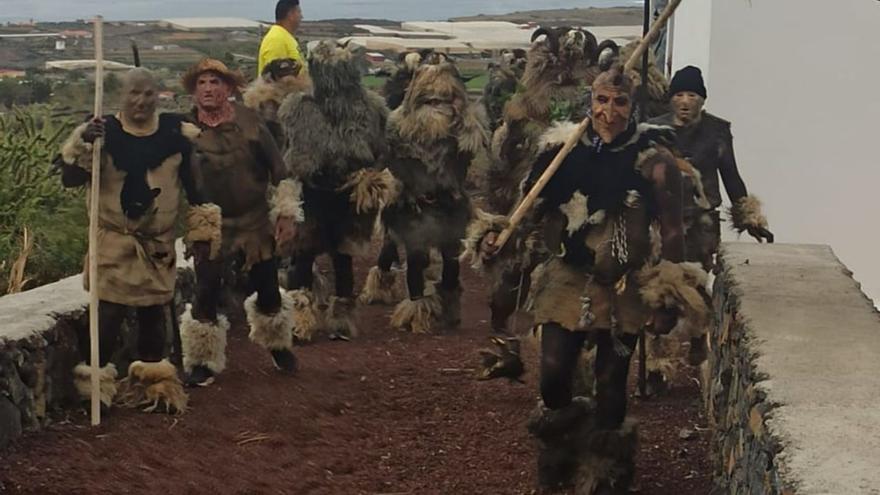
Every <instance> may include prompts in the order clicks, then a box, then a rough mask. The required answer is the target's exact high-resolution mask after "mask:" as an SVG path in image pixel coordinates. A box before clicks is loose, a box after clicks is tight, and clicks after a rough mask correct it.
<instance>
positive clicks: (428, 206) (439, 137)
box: [382, 55, 488, 333]
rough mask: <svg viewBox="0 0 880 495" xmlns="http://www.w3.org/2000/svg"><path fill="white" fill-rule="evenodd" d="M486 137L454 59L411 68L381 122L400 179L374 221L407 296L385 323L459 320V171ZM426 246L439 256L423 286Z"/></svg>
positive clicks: (464, 205) (464, 216) (464, 210)
mask: <svg viewBox="0 0 880 495" xmlns="http://www.w3.org/2000/svg"><path fill="white" fill-rule="evenodd" d="M487 141H488V132H487V130H486V122H485V113H484V112H483V109H482V107H481V106H479V105H472V104H470V103H469V102H468V97H467V90H466V89H465V86H464V84H463V83H462V81H461V78H460V77H459V75H458V70H457V69H456V67H455V65H454V64H453V63H452V62H451V61H449V60H448V59H447V58H446V57H444V56H440V55H434V56H432V57H431V58H430V59H429V60H427V61H425V62H424V63H423V64H422V65H421V66H420V67H419V68H418V70H417V71H416V74H415V77H414V78H413V81H412V83H411V84H410V87H409V89H408V90H407V93H406V98H405V99H404V102H403V105H402V106H401V107H400V108H398V109H397V110H395V111H394V112H393V113H392V114H391V117H390V119H389V122H388V146H389V156H388V163H389V165H390V167H391V172H392V173H393V174H394V177H395V178H396V179H397V180H398V181H400V186H399V187H398V190H399V195H397V197H396V198H394V200H393V201H392V202H391V203H390V204H389V205H388V206H386V207H385V209H384V210H383V212H382V222H383V224H384V226H385V227H386V228H387V229H388V231H389V233H390V234H391V237H392V239H394V240H395V241H396V242H397V243H399V244H400V245H402V246H403V247H404V249H405V251H406V267H407V272H406V282H407V289H408V293H409V298H408V299H405V300H404V301H402V302H401V303H400V304H399V305H398V306H397V308H396V309H395V311H394V314H393V315H392V323H391V324H392V326H393V327H395V328H401V329H409V330H412V331H413V332H416V333H425V332H429V331H431V329H432V327H434V326H435V324H436V323H437V321H438V320H440V319H441V317H442V322H441V323H442V324H443V325H444V326H447V327H455V326H457V325H458V323H459V320H460V314H459V313H460V309H459V304H460V301H459V299H460V297H461V285H460V282H459V262H458V256H459V254H460V251H461V239H462V238H463V237H464V234H465V229H466V228H467V224H468V222H469V220H470V217H471V203H470V198H469V197H468V194H467V191H466V190H465V177H466V176H467V169H468V167H469V166H470V163H471V161H472V160H473V159H474V157H475V156H476V155H477V153H479V152H480V151H481V150H484V149H485V146H486V144H487ZM431 249H437V250H438V251H439V252H440V254H441V256H442V259H443V272H442V276H441V280H440V281H439V283H438V284H437V286H436V287H426V283H425V269H426V268H427V267H428V264H429V262H430V256H429V255H430V251H431Z"/></svg>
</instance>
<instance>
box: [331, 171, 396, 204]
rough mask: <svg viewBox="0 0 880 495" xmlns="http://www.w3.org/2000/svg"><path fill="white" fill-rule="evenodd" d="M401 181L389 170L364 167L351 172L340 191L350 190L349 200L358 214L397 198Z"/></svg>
mask: <svg viewBox="0 0 880 495" xmlns="http://www.w3.org/2000/svg"><path fill="white" fill-rule="evenodd" d="M400 188H401V183H400V181H398V180H397V179H395V178H394V175H393V174H392V173H391V171H390V170H388V169H387V168H386V169H383V170H381V171H379V170H375V169H371V168H364V169H361V170H358V171H357V172H354V173H352V174H351V175H350V176H349V178H348V181H347V182H346V183H345V184H343V185H342V187H340V188H339V190H340V191H347V190H351V202H352V204H354V208H355V212H357V213H358V214H362V213H368V212H371V211H372V212H375V211H379V210H381V209H382V208H385V207H386V206H387V205H389V204H391V203H393V202H394V201H395V200H397V196H398V195H400Z"/></svg>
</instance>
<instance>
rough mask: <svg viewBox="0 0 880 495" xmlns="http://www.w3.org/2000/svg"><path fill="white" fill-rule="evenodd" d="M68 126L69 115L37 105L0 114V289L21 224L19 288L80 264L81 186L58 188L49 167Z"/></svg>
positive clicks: (83, 230) (83, 229) (83, 232)
mask: <svg viewBox="0 0 880 495" xmlns="http://www.w3.org/2000/svg"><path fill="white" fill-rule="evenodd" d="M72 127H73V122H72V120H70V119H68V118H63V117H59V116H57V115H54V114H53V111H52V108H51V107H48V106H43V105H34V106H30V107H16V108H14V109H13V110H12V111H11V112H9V113H6V114H4V115H0V294H3V293H5V292H6V288H7V285H8V284H9V276H10V270H11V269H12V266H13V265H14V264H15V261H16V259H18V258H19V255H20V254H21V251H22V247H23V246H22V244H23V232H24V229H25V228H27V229H28V230H29V231H30V235H31V236H32V238H33V248H32V249H31V250H30V253H29V256H28V258H27V267H26V269H25V271H24V279H25V281H26V283H25V284H24V288H29V287H35V286H38V285H41V284H45V283H48V282H52V281H54V280H58V279H60V278H62V277H65V276H68V275H71V274H74V273H77V272H79V271H80V269H81V268H82V262H83V255H84V254H85V252H86V244H87V222H88V216H87V214H86V209H85V200H84V191H82V190H67V189H64V188H63V187H62V186H61V180H60V178H59V177H58V175H57V174H56V173H55V172H53V170H52V166H51V162H52V159H53V158H54V157H55V155H56V154H57V153H58V150H59V148H60V146H61V143H62V142H63V141H64V139H65V138H66V136H67V134H68V133H69V132H70V131H71V129H72Z"/></svg>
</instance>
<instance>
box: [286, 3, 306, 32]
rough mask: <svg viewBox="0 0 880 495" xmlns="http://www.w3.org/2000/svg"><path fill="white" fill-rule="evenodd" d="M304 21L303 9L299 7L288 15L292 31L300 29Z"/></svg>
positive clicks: (288, 23) (288, 22)
mask: <svg viewBox="0 0 880 495" xmlns="http://www.w3.org/2000/svg"><path fill="white" fill-rule="evenodd" d="M302 19H303V13H302V8H301V7H300V6H299V5H297V6H296V7H295V8H294V9H293V10H291V11H290V13H288V14H287V25H288V26H289V27H290V28H291V29H293V30H294V31H296V30H297V29H299V25H300V23H301V22H302Z"/></svg>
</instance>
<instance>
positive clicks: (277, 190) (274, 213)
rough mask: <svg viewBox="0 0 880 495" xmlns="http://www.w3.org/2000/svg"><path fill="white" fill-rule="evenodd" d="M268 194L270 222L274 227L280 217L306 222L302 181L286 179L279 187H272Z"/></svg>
mask: <svg viewBox="0 0 880 495" xmlns="http://www.w3.org/2000/svg"><path fill="white" fill-rule="evenodd" d="M266 193H267V195H268V196H269V206H270V208H271V209H270V210H269V221H270V222H271V223H272V225H275V222H277V221H278V218H280V217H290V218H293V219H294V220H295V221H297V222H302V221H303V220H305V214H304V213H303V208H302V183H301V182H300V181H298V180H294V179H284V180H282V181H281V182H280V183H278V185H277V186H270V187H269V189H268V190H267V192H266Z"/></svg>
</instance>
